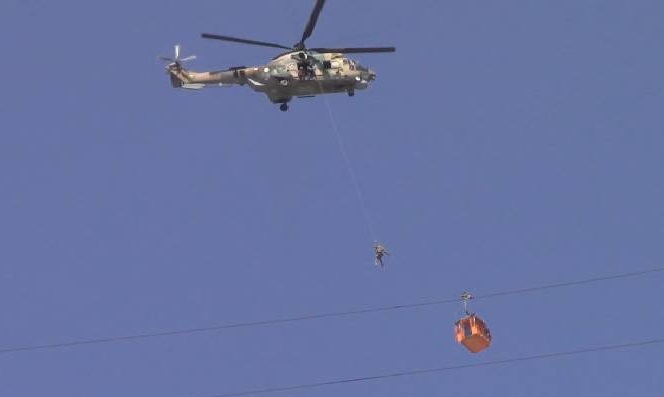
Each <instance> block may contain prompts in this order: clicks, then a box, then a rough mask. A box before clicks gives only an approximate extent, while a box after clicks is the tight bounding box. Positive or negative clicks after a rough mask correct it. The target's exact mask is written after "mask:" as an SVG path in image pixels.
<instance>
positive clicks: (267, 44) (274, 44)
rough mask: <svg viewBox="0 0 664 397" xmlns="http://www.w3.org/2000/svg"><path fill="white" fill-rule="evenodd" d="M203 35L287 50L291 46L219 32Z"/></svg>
mask: <svg viewBox="0 0 664 397" xmlns="http://www.w3.org/2000/svg"><path fill="white" fill-rule="evenodd" d="M201 37H203V38H204V39H215V40H223V41H232V42H235V43H242V44H253V45H260V46H263V47H273V48H283V49H285V50H290V49H291V47H287V46H285V45H281V44H278V43H270V42H267V41H257V40H248V39H240V38H238V37H231V36H221V35H218V34H210V33H203V34H201Z"/></svg>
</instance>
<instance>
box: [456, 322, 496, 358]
mask: <svg viewBox="0 0 664 397" xmlns="http://www.w3.org/2000/svg"><path fill="white" fill-rule="evenodd" d="M454 326H455V333H456V340H457V342H459V343H461V344H462V345H464V346H465V347H466V349H468V350H470V351H471V352H473V353H479V352H481V351H482V350H484V349H486V348H487V347H489V345H490V344H491V332H490V331H489V327H487V326H486V324H485V323H484V321H482V319H481V318H479V317H477V316H476V315H475V314H469V315H468V316H466V317H464V318H462V319H461V320H459V321H457V322H456V323H454Z"/></svg>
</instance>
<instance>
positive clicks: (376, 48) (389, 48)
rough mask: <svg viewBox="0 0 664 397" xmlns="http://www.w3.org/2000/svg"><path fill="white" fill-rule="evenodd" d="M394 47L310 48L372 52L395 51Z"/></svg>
mask: <svg viewBox="0 0 664 397" xmlns="http://www.w3.org/2000/svg"><path fill="white" fill-rule="evenodd" d="M396 50H397V49H396V48H394V47H349V48H309V51H315V52H320V53H323V54H325V53H328V54H329V53H335V52H336V53H342V54H362V53H370V52H395V51H396Z"/></svg>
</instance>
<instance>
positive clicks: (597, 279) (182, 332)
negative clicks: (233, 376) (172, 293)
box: [0, 267, 664, 354]
mask: <svg viewBox="0 0 664 397" xmlns="http://www.w3.org/2000/svg"><path fill="white" fill-rule="evenodd" d="M658 272H664V267H657V268H652V269H648V270H641V271H635V272H629V273H618V274H613V275H608V276H600V277H593V278H587V279H581V280H576V281H568V282H562V283H554V284H548V285H542V286H539V287H530V288H520V289H513V290H506V291H500V292H494V293H489V294H484V295H474V296H473V299H475V300H477V299H492V298H496V297H501V296H510V295H520V294H525V293H532V292H537V291H543V290H549V289H556V288H564V287H571V286H576V285H582V284H591V283H598V282H603V281H609V280H616V279H623V278H629V277H637V276H643V275H647V274H654V273H658ZM450 303H459V298H452V299H440V300H432V301H427V302H416V303H408V304H402V305H392V306H379V307H373V308H365V309H356V310H348V311H339V312H327V313H311V314H307V315H302V316H295V317H284V318H280V319H272V320H259V321H248V322H238V323H231V324H223V325H215V326H210V327H198V328H188V329H179V330H171V331H162V332H154V333H141V334H133V335H124V336H115V337H108V338H99V339H87V340H79V341H72V342H63V343H52V344H42V345H31V346H19V347H9V348H4V349H0V354H9V353H17V352H27V351H35V350H48V349H57V348H66V347H74V346H83V345H96V344H102V343H112V342H122V341H131V340H142V339H149V338H156V337H166V336H176V335H189V334H195V333H203V332H214V331H221V330H227V329H232V328H249V327H259V326H267V325H276V324H285V323H293V322H298V321H307V320H316V319H323V318H332V317H346V316H352V315H363V314H369V313H377V312H388V311H394V310H405V309H414V308H418V307H425V306H434V305H443V304H450Z"/></svg>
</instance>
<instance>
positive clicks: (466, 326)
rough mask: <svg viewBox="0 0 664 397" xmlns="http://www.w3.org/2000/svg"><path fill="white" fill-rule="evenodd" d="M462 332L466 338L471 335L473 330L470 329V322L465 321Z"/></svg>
mask: <svg viewBox="0 0 664 397" xmlns="http://www.w3.org/2000/svg"><path fill="white" fill-rule="evenodd" d="M463 332H464V333H465V335H466V337H467V338H468V337H470V336H472V335H473V330H472V329H471V328H470V322H468V321H466V322H464V323H463Z"/></svg>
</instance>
